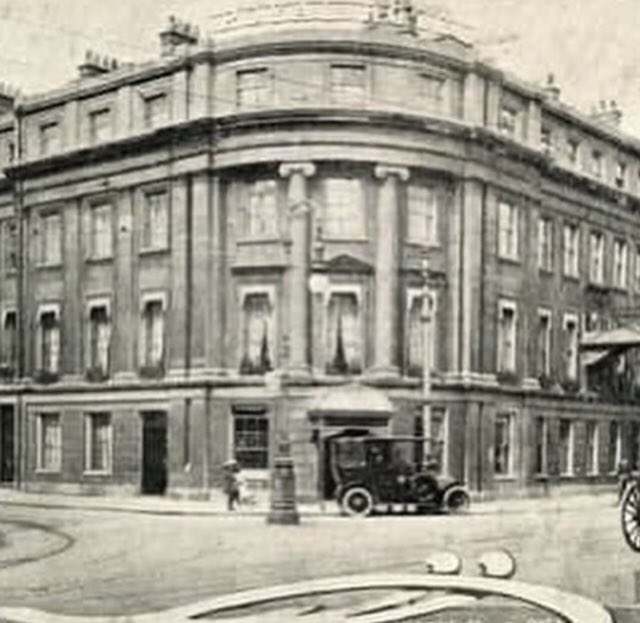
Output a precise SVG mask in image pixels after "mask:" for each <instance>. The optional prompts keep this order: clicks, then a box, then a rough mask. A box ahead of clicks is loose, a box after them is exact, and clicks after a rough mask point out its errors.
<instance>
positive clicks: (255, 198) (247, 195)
mask: <svg viewBox="0 0 640 623" xmlns="http://www.w3.org/2000/svg"><path fill="white" fill-rule="evenodd" d="M241 193H242V196H243V205H242V208H243V209H242V212H243V215H244V219H243V220H244V223H243V225H244V227H243V233H244V235H246V236H247V237H249V238H254V239H261V238H274V237H277V236H278V235H279V229H280V228H279V222H278V196H277V184H276V182H275V180H259V181H257V182H253V183H251V184H246V185H244V186H243V188H242V190H241Z"/></svg>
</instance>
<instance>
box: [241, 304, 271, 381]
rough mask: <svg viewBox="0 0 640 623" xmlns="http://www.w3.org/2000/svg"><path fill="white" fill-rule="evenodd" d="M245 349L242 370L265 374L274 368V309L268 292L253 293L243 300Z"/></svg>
mask: <svg viewBox="0 0 640 623" xmlns="http://www.w3.org/2000/svg"><path fill="white" fill-rule="evenodd" d="M242 313H243V350H242V357H241V362H240V371H241V372H242V373H243V374H264V373H265V372H267V371H269V370H272V369H273V349H274V347H275V344H274V341H275V335H274V310H273V307H272V305H271V301H270V299H269V295H268V294H267V293H253V294H248V295H247V296H245V298H244V301H243V308H242Z"/></svg>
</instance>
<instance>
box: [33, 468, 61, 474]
mask: <svg viewBox="0 0 640 623" xmlns="http://www.w3.org/2000/svg"><path fill="white" fill-rule="evenodd" d="M60 472H61V470H60V468H55V469H54V468H51V469H47V468H45V467H37V468H36V470H35V473H36V474H43V475H47V474H49V475H51V474H54V475H60Z"/></svg>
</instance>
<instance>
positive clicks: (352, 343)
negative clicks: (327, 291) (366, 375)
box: [327, 292, 362, 374]
mask: <svg viewBox="0 0 640 623" xmlns="http://www.w3.org/2000/svg"><path fill="white" fill-rule="evenodd" d="M327 324H328V336H327V337H328V343H327V354H328V361H327V371H328V372H329V373H333V374H349V373H351V374H356V373H359V372H361V370H362V328H361V324H360V309H359V305H358V298H357V296H356V294H355V293H351V292H349V293H346V292H345V293H333V294H332V295H331V298H330V300H329V309H328V323H327Z"/></svg>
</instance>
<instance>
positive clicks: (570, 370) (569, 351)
mask: <svg viewBox="0 0 640 623" xmlns="http://www.w3.org/2000/svg"><path fill="white" fill-rule="evenodd" d="M564 340H565V345H564V346H565V351H564V359H565V377H566V379H567V380H568V381H577V380H578V319H577V318H576V317H574V316H573V315H567V316H565V319H564Z"/></svg>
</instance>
